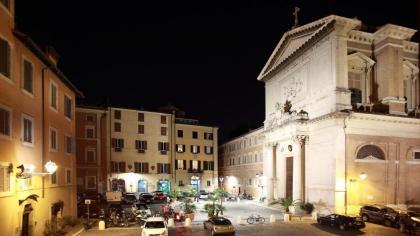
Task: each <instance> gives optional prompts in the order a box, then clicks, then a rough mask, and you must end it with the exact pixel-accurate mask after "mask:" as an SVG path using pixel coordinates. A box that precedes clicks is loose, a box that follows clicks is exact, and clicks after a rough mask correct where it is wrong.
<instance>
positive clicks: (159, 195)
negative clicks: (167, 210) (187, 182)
mask: <svg viewBox="0 0 420 236" xmlns="http://www.w3.org/2000/svg"><path fill="white" fill-rule="evenodd" d="M153 201H158V202H163V201H166V196H165V194H164V193H163V192H162V191H155V192H153Z"/></svg>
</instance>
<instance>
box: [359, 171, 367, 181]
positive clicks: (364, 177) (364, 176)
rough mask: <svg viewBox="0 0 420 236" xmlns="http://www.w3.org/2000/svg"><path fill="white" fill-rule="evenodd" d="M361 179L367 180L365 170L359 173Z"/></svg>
mask: <svg viewBox="0 0 420 236" xmlns="http://www.w3.org/2000/svg"><path fill="white" fill-rule="evenodd" d="M359 178H360V180H365V179H366V178H367V174H366V173H365V172H362V173H360V175H359Z"/></svg>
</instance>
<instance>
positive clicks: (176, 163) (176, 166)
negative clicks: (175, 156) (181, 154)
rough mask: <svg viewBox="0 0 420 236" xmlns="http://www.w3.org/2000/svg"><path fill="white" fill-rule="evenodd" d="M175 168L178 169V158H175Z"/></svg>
mask: <svg viewBox="0 0 420 236" xmlns="http://www.w3.org/2000/svg"><path fill="white" fill-rule="evenodd" d="M175 170H178V160H175Z"/></svg>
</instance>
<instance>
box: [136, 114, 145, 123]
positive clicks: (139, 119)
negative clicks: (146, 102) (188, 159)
mask: <svg viewBox="0 0 420 236" xmlns="http://www.w3.org/2000/svg"><path fill="white" fill-rule="evenodd" d="M137 120H138V121H140V122H144V113H138V117H137Z"/></svg>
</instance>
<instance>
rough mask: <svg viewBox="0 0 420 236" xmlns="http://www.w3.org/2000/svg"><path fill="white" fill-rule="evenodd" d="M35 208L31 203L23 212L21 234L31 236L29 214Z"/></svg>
mask: <svg viewBox="0 0 420 236" xmlns="http://www.w3.org/2000/svg"><path fill="white" fill-rule="evenodd" d="M32 210H33V208H32V206H31V204H26V205H25V208H24V210H23V214H22V233H21V236H29V215H30V214H31V212H32Z"/></svg>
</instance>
